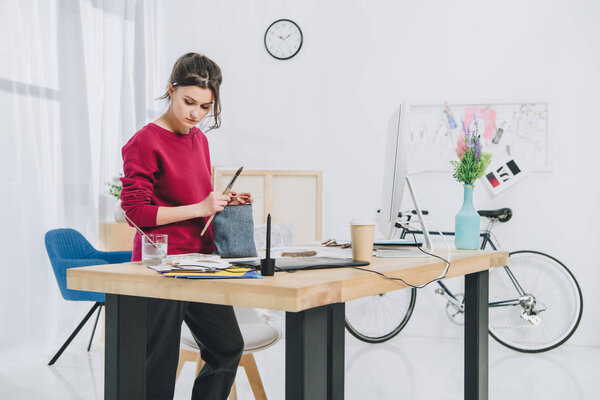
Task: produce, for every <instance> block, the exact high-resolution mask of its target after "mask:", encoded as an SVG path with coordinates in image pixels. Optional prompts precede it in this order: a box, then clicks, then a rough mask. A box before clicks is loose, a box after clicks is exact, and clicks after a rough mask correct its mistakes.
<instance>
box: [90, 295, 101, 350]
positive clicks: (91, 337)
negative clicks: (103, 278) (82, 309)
mask: <svg viewBox="0 0 600 400" xmlns="http://www.w3.org/2000/svg"><path fill="white" fill-rule="evenodd" d="M101 311H102V304H100V307H98V314H97V315H96V322H94V328H93V329H92V335H91V336H90V343H89V344H88V349H87V351H90V348H91V347H92V340H94V332H96V326H98V319H99V318H100V312H101Z"/></svg>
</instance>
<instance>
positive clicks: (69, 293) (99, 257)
mask: <svg viewBox="0 0 600 400" xmlns="http://www.w3.org/2000/svg"><path fill="white" fill-rule="evenodd" d="M45 244H46V251H47V252H48V257H49V258H50V263H51V264H52V269H53V270H54V276H55V277H56V282H57V283H58V287H59V289H60V293H61V294H62V297H63V298H64V299H65V300H71V301H93V302H94V305H93V306H92V308H91V309H90V311H89V312H88V313H87V315H86V316H85V317H84V318H83V320H82V321H81V322H80V323H79V325H78V326H77V328H75V330H74V331H73V333H72V334H71V336H69V338H68V339H67V340H66V342H65V343H64V344H63V345H62V347H61V348H60V350H59V351H58V352H57V353H56V354H55V355H54V357H52V360H50V362H49V363H48V365H52V364H54V363H55V362H56V360H58V358H59V357H60V355H61V354H62V353H63V351H65V349H66V348H67V346H68V345H69V344H70V343H71V341H72V340H73V339H74V338H75V336H76V335H77V333H79V331H80V330H81V328H83V326H84V325H85V323H86V322H87V321H88V319H90V317H91V316H92V315H93V314H94V311H95V310H96V309H98V315H97V316H96V322H95V323H94V329H93V330H92V336H91V337H90V343H89V344H88V351H90V347H91V345H92V339H93V338H94V331H95V330H96V325H97V324H98V318H99V317H100V310H101V309H102V306H103V305H104V293H95V292H85V291H81V290H72V289H67V269H69V268H73V267H84V266H89V265H100V264H117V263H123V262H127V261H130V260H131V252H130V251H111V252H105V251H98V250H96V249H95V248H94V247H93V246H92V245H91V244H90V242H88V241H87V240H86V238H85V237H83V235H82V234H81V233H79V232H77V231H76V230H74V229H53V230H51V231H48V232H47V233H46V237H45Z"/></svg>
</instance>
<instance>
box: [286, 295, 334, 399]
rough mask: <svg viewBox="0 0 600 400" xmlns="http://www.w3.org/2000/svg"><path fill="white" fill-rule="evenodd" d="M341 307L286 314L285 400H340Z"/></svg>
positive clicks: (318, 308)
mask: <svg viewBox="0 0 600 400" xmlns="http://www.w3.org/2000/svg"><path fill="white" fill-rule="evenodd" d="M344 309H345V307H344V303H336V304H330V305H327V306H322V307H317V308H311V309H309V310H305V311H301V312H297V313H292V312H288V313H286V319H285V324H286V328H285V331H286V339H285V398H286V400H314V399H328V400H343V398H344Z"/></svg>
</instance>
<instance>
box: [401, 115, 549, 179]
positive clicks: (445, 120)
mask: <svg viewBox="0 0 600 400" xmlns="http://www.w3.org/2000/svg"><path fill="white" fill-rule="evenodd" d="M405 109H406V110H407V112H406V113H405V120H404V121H403V123H402V133H401V137H402V141H403V142H404V144H405V146H406V149H407V158H408V159H407V164H408V170H409V172H410V173H417V172H430V171H449V170H450V168H449V162H450V160H453V159H455V158H456V155H455V154H454V144H455V143H456V140H457V138H458V136H459V135H460V131H461V129H462V124H463V123H464V124H465V126H467V127H470V128H472V127H473V125H474V124H477V126H478V127H479V132H481V133H482V138H483V141H482V143H483V149H484V150H485V151H487V152H490V153H491V154H492V159H493V160H494V159H495V160H503V159H506V158H515V159H518V160H520V162H521V163H522V164H523V165H525V166H526V168H527V170H529V171H545V170H549V169H550V160H549V151H548V104H547V103H512V104H437V105H409V106H407V107H405Z"/></svg>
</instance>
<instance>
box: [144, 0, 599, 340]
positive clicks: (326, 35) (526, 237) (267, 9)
mask: <svg viewBox="0 0 600 400" xmlns="http://www.w3.org/2000/svg"><path fill="white" fill-rule="evenodd" d="M163 7H164V8H163V12H162V17H163V18H164V19H163V21H164V23H165V25H166V28H165V32H166V34H165V36H164V37H163V40H164V42H163V43H162V45H163V46H164V48H165V53H166V54H165V57H164V58H163V69H164V79H165V84H166V79H167V78H168V74H169V71H170V68H171V66H172V63H173V62H174V60H175V59H176V58H177V57H178V56H179V55H181V54H183V53H184V52H187V51H198V52H202V53H204V54H206V55H208V56H209V57H211V58H213V59H214V60H215V61H217V62H218V63H219V65H220V66H221V68H222V69H223V75H224V84H223V87H222V92H223V95H222V96H223V110H224V111H223V115H222V116H223V126H222V128H221V129H220V130H219V131H214V132H213V133H210V134H209V140H210V143H211V151H212V159H213V164H215V165H219V166H236V167H237V166H239V165H244V166H245V167H247V168H254V167H266V168H306V169H321V170H323V173H324V201H325V218H324V224H325V226H324V236H325V237H336V238H344V237H348V236H349V235H348V228H347V221H348V220H349V219H350V218H351V217H353V216H355V215H365V214H366V215H372V214H373V211H374V210H375V209H376V208H378V207H379V198H380V190H381V178H380V177H381V174H382V167H383V160H382V157H383V149H384V145H385V136H386V133H387V132H386V129H387V123H388V119H389V118H390V117H391V115H392V113H393V112H394V110H395V109H396V107H397V106H398V104H400V103H401V102H412V103H415V102H416V103H418V102H422V101H427V102H441V101H445V100H448V101H478V100H498V101H499V102H502V101H504V102H505V101H528V100H531V101H547V102H548V103H549V108H550V114H549V122H550V135H551V141H552V143H551V144H552V146H553V150H552V164H553V170H552V172H548V173H535V174H532V175H531V176H529V177H528V178H527V179H526V181H523V183H522V184H520V185H518V186H517V187H514V188H512V189H510V190H508V191H507V192H505V193H503V194H502V195H500V196H498V197H497V198H494V199H492V198H491V197H490V196H489V194H488V193H487V192H486V190H485V189H483V188H482V187H478V188H477V189H476V203H477V204H476V206H478V207H479V208H499V207H505V206H508V207H511V208H513V210H514V218H513V220H512V221H511V222H510V223H509V224H507V225H505V226H500V227H498V230H497V234H498V236H499V239H500V241H501V242H502V244H503V245H504V247H505V248H506V249H509V250H510V249H518V248H531V249H538V250H541V251H547V252H550V253H551V254H553V255H555V256H556V257H558V258H559V259H561V260H563V261H564V262H565V263H566V264H567V265H568V266H569V267H571V269H572V271H573V272H574V273H575V274H576V276H577V277H578V279H579V282H580V284H581V286H582V290H583V292H584V301H585V309H584V318H583V321H582V323H581V326H580V328H579V330H578V332H577V334H576V335H575V336H574V337H573V339H572V343H579V344H593V345H600V338H599V336H598V333H597V332H598V331H599V330H600V317H599V316H598V312H599V309H598V304H600V284H599V283H598V280H599V279H598V278H600V272H599V269H600V262H599V260H598V258H596V257H595V254H596V252H595V249H596V247H595V245H596V243H598V242H599V240H600V228H599V224H598V217H597V215H596V214H595V212H596V211H597V210H599V209H600V207H599V206H600V204H599V200H598V198H599V197H598V194H599V187H598V183H597V181H596V179H595V176H594V174H593V172H592V162H591V159H592V157H594V155H595V153H596V148H597V147H598V145H599V144H600V143H599V142H600V140H599V139H598V133H599V132H598V127H597V126H596V121H595V117H596V115H597V114H598V111H599V110H600V100H599V98H598V93H599V92H600V44H599V41H598V40H597V39H598V37H600V25H599V24H598V23H597V21H598V20H599V19H600V3H597V2H595V1H592V0H589V1H581V0H579V1H569V2H567V1H546V0H537V1H528V2H523V1H514V0H511V1H504V2H481V1H453V2H448V1H444V0H435V1H434V0H430V1H418V2H417V1H407V0H404V1H369V2H366V1H364V2H359V1H341V0H338V1H317V0H304V1H274V0H272V1H243V0H238V1H227V2H209V1H184V0H179V1H169V2H164V3H163ZM279 18H289V19H292V20H294V21H296V22H297V23H298V24H299V25H300V27H301V29H302V31H303V33H304V44H303V46H302V49H301V51H300V53H299V54H298V55H297V56H296V57H294V58H293V59H291V60H288V61H278V60H275V59H274V58H272V57H270V56H269V55H268V54H267V53H266V51H265V49H264V46H263V35H264V31H265V29H266V28H267V26H268V25H269V24H270V23H271V22H273V21H274V20H276V19H279ZM155 95H156V96H158V95H159V93H156V94H155ZM414 183H415V186H416V189H417V190H418V192H419V195H420V199H421V202H422V203H423V205H422V206H423V207H424V208H427V209H429V210H432V212H433V214H432V216H431V218H432V219H433V220H434V221H435V222H437V223H439V224H441V225H442V226H444V227H445V228H452V224H453V222H452V221H453V217H454V214H455V213H456V212H457V210H458V209H459V208H460V203H461V201H462V195H461V192H460V190H461V188H460V186H459V185H458V184H457V183H456V182H453V180H452V178H451V174H450V173H448V174H440V173H436V174H421V175H418V176H415V177H414ZM480 186H481V185H480ZM567 230H569V231H568V232H567ZM457 284H458V283H454V285H457ZM432 292H433V288H427V289H425V290H422V291H421V292H420V293H421V295H420V297H419V300H418V308H417V310H416V314H415V316H413V320H412V321H411V323H410V324H409V327H408V329H407V334H417V335H434V336H438V335H440V336H457V335H460V331H461V330H460V328H458V327H455V326H452V325H451V324H450V323H449V322H448V321H447V320H446V319H445V317H444V316H443V301H442V300H441V299H439V298H435V297H434V296H433V295H432Z"/></svg>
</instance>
